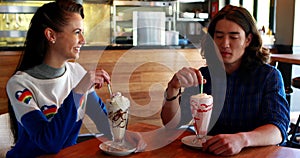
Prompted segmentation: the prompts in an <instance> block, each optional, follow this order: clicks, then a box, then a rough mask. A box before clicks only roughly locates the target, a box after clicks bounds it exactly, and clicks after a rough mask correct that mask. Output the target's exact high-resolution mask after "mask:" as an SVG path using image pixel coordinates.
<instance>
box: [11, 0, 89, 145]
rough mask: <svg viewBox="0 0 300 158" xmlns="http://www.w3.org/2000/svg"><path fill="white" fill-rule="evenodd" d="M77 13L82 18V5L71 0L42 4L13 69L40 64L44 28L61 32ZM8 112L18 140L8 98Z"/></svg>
mask: <svg viewBox="0 0 300 158" xmlns="http://www.w3.org/2000/svg"><path fill="white" fill-rule="evenodd" d="M72 13H78V14H80V15H81V17H82V18H84V13H83V6H82V5H81V4H77V3H76V2H74V1H73V0H56V1H55V2H50V3H47V4H44V5H43V6H41V7H40V8H38V10H37V11H36V13H35V14H34V15H33V17H32V19H31V21H30V25H29V29H28V31H27V36H26V39H25V43H24V47H25V49H24V51H23V53H22V55H21V58H20V61H19V64H18V66H17V68H16V70H15V72H17V71H24V70H28V69H30V68H33V67H34V66H37V65H40V64H42V62H43V61H44V57H45V54H46V52H47V49H48V47H49V42H48V40H47V38H46V37H45V35H44V30H45V29H46V28H51V29H53V30H54V31H57V32H61V31H62V28H63V27H64V26H66V25H67V24H68V23H69V19H70V14H72ZM8 113H9V116H10V128H11V132H12V134H13V136H14V142H15V143H16V141H17V140H18V122H17V119H16V117H15V113H14V111H13V107H12V105H11V102H10V100H8Z"/></svg>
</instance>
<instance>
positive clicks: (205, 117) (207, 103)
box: [190, 93, 213, 144]
mask: <svg viewBox="0 0 300 158" xmlns="http://www.w3.org/2000/svg"><path fill="white" fill-rule="evenodd" d="M190 107H191V112H192V117H193V119H194V127H195V131H196V138H195V139H194V140H193V143H194V144H202V143H204V142H205V141H206V137H207V132H208V125H209V122H210V117H211V112H212V108H213V97H212V96H211V95H207V94H205V93H200V94H197V95H193V96H191V97H190Z"/></svg>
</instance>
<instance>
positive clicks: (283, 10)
mask: <svg viewBox="0 0 300 158" xmlns="http://www.w3.org/2000/svg"><path fill="white" fill-rule="evenodd" d="M47 2H49V1H36V0H32V1H21V0H19V1H18V0H1V1H0V18H1V19H0V48H1V50H0V53H1V51H3V50H9V49H14V48H18V47H22V44H23V42H24V39H25V36H26V30H27V28H28V25H29V22H30V19H31V17H32V16H33V14H34V11H35V10H36V8H37V7H39V6H41V5H42V4H44V3H47ZM78 2H80V3H82V4H83V5H84V8H85V15H86V16H85V38H86V41H87V43H86V46H109V47H122V46H128V45H129V46H130V45H132V46H138V45H140V44H141V42H143V40H147V39H140V38H137V37H136V36H137V35H138V33H141V32H137V31H136V29H133V28H134V27H136V26H134V25H136V24H133V23H134V22H133V21H135V19H133V17H136V16H135V15H134V14H139V13H133V12H134V11H136V10H138V11H141V10H142V11H145V10H146V11H158V12H164V14H163V15H162V16H161V15H159V16H158V17H159V18H157V19H156V20H160V19H161V18H165V19H164V21H166V23H164V22H163V23H161V22H160V25H162V26H164V27H165V30H164V33H165V34H166V36H165V37H163V38H160V41H154V43H152V44H158V45H172V46H174V48H182V46H186V47H188V44H187V43H186V42H187V41H186V40H187V39H188V40H196V39H197V36H198V35H199V34H198V32H199V29H200V28H201V26H204V27H205V26H207V24H208V23H209V19H210V17H211V16H212V15H213V14H215V13H216V12H217V11H218V9H220V8H222V7H223V6H224V5H225V4H232V5H240V4H241V5H242V6H244V7H245V8H247V9H248V10H249V11H250V12H251V13H252V15H253V16H254V17H255V19H256V20H257V27H258V28H260V29H261V33H262V37H263V40H264V45H265V46H266V47H268V48H270V49H271V50H274V49H275V50H276V52H279V53H286V54H300V48H299V46H300V36H299V34H300V30H299V29H297V28H300V10H299V9H298V10H296V8H300V0H176V1H168V0H165V1H163V0H161V1H155V0H153V1H147V0H144V1H129V0H128V1H113V0H109V1H106V0H83V1H82V0H81V1H78ZM152 2H154V3H152ZM150 4H154V6H153V5H150ZM191 5H193V6H197V7H196V8H191ZM144 18H145V19H147V17H144ZM149 20H151V18H149ZM200 25H201V26H200ZM160 33H161V32H158V33H157V34H160ZM167 34H168V35H169V36H167ZM297 35H298V36H297ZM174 37H175V38H174ZM161 39H163V40H161ZM148 40H149V39H148ZM186 44H187V45H186ZM0 62H5V61H0ZM278 66H279V65H278ZM279 68H280V70H281V71H282V72H283V74H284V78H285V84H286V85H288V86H289V85H290V84H291V83H290V79H291V78H294V77H297V76H300V68H299V67H298V66H297V65H293V66H291V65H284V64H283V65H280V66H279ZM1 71H2V70H1ZM292 89H293V92H292V93H290V94H289V95H290V96H291V97H290V104H291V111H293V112H298V111H299V112H300V102H299V98H300V90H297V89H295V88H293V87H292ZM297 99H298V100H297ZM1 106H6V105H1ZM0 116H1V115H0ZM1 118H3V117H0V120H1ZM5 121H7V120H3V119H2V120H1V121H0V122H1V123H0V124H3V123H5ZM1 130H2V131H1ZM1 133H3V128H2V127H0V139H2V137H3V138H4V136H3V134H1ZM0 142H3V141H2V140H1V141H0ZM0 144H1V143H0ZM0 146H2V145H0ZM0 151H1V149H0Z"/></svg>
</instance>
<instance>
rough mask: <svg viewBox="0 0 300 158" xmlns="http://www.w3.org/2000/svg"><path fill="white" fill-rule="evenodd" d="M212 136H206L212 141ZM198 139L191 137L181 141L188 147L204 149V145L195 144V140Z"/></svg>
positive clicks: (194, 136)
mask: <svg viewBox="0 0 300 158" xmlns="http://www.w3.org/2000/svg"><path fill="white" fill-rule="evenodd" d="M211 137H212V136H206V138H207V139H210V138H211ZM195 138H196V135H190V136H186V137H183V138H182V139H181V142H182V143H183V144H185V145H187V146H190V147H193V148H202V143H200V142H199V143H193V140H194V139H195Z"/></svg>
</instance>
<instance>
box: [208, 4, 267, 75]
mask: <svg viewBox="0 0 300 158" xmlns="http://www.w3.org/2000/svg"><path fill="white" fill-rule="evenodd" d="M222 19H226V20H229V21H232V22H234V23H236V24H238V25H239V26H240V27H241V28H242V29H243V30H244V31H245V34H246V36H248V35H249V34H252V41H251V43H250V44H249V46H248V47H246V50H245V53H244V55H243V57H242V65H241V68H242V69H243V72H245V73H247V72H249V71H251V70H252V69H254V68H256V67H257V66H258V65H261V64H265V63H268V62H269V60H270V52H269V50H268V49H266V48H263V47H262V38H261V36H260V33H259V31H258V29H257V26H256V21H255V19H254V18H253V17H252V15H251V14H250V13H249V12H248V11H247V9H245V8H243V7H237V6H232V5H227V6H225V7H224V8H222V9H221V10H220V11H219V12H218V13H217V14H216V15H215V16H214V17H213V19H212V21H211V22H210V24H209V27H208V33H209V34H210V36H211V37H214V33H215V28H216V25H217V22H218V21H220V20H222Z"/></svg>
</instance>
